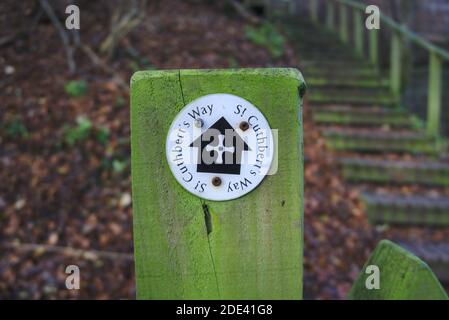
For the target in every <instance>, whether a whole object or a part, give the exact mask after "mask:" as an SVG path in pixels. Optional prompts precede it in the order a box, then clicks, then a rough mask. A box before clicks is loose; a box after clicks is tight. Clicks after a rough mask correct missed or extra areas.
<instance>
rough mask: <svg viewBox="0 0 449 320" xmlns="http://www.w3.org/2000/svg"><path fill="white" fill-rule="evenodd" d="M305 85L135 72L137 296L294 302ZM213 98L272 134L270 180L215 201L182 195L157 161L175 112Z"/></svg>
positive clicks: (288, 76) (264, 74) (290, 73)
mask: <svg viewBox="0 0 449 320" xmlns="http://www.w3.org/2000/svg"><path fill="white" fill-rule="evenodd" d="M304 88H305V87H304V81H303V79H302V76H301V74H300V73H299V72H298V71H297V70H296V69H241V70H173V71H141V72H137V73H136V74H134V76H133V77H132V80H131V153H132V160H131V161H132V187H133V219H134V245H135V247H134V250H135V264H136V285H137V297H138V298H139V299H301V298H302V263H303V260H302V256H303V253H302V251H303V240H302V238H303V144H302V121H301V97H300V96H301V95H302V94H303V92H304ZM213 93H228V94H234V95H237V96H240V97H242V98H244V99H246V100H248V101H249V102H251V103H252V104H254V105H255V106H257V108H258V109H259V110H260V111H261V112H262V113H263V114H264V116H265V117H266V119H267V120H268V122H269V124H270V126H271V128H272V129H278V143H277V147H278V148H277V149H278V155H279V156H278V171H277V173H276V174H274V175H270V176H266V177H265V179H264V180H263V181H262V183H261V184H260V185H259V186H258V187H257V188H256V189H255V190H253V191H251V192H250V193H248V194H247V195H245V196H243V197H241V198H237V199H235V200H229V201H221V202H215V201H208V200H202V199H200V198H198V197H196V196H194V195H193V194H191V193H189V192H188V191H187V190H185V189H184V188H183V187H182V186H181V185H180V184H178V182H177V181H176V180H175V178H174V177H173V175H172V173H171V171H170V168H169V165H168V163H167V160H166V155H165V141H166V136H167V133H168V130H169V127H170V125H171V122H172V121H173V119H174V117H175V116H176V115H177V113H178V112H179V111H180V110H181V109H182V108H183V107H184V106H185V105H186V104H188V103H189V102H191V101H193V100H194V99H197V98H198V97H201V96H204V95H208V94H213ZM206 206H207V212H206V210H205V209H204V208H205V207H206ZM205 217H207V219H205Z"/></svg>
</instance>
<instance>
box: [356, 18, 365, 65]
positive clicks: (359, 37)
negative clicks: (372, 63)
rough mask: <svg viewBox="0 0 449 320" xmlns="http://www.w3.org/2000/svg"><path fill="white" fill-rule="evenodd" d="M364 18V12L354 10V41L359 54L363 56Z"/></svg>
mask: <svg viewBox="0 0 449 320" xmlns="http://www.w3.org/2000/svg"><path fill="white" fill-rule="evenodd" d="M363 29H364V25H363V18H362V13H361V12H360V11H358V10H354V43H355V50H356V52H357V54H358V55H359V56H363V51H364V50H363Z"/></svg>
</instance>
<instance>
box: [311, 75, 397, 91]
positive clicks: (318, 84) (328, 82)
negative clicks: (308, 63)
mask: <svg viewBox="0 0 449 320" xmlns="http://www.w3.org/2000/svg"><path fill="white" fill-rule="evenodd" d="M388 85H389V82H388V80H386V79H379V78H377V77H361V78H359V79H351V78H341V79H338V78H330V79H329V78H323V77H316V78H315V77H308V78H307V86H308V87H309V88H318V89H320V90H321V89H325V88H340V89H347V88H361V89H369V88H380V89H382V90H384V92H385V91H388V90H389V86H388Z"/></svg>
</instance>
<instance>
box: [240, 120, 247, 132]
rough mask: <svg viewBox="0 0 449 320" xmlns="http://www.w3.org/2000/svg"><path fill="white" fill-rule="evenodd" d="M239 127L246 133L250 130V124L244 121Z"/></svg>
mask: <svg viewBox="0 0 449 320" xmlns="http://www.w3.org/2000/svg"><path fill="white" fill-rule="evenodd" d="M239 127H240V130H242V131H246V130H248V129H249V123H248V122H246V121H242V122H240V125H239Z"/></svg>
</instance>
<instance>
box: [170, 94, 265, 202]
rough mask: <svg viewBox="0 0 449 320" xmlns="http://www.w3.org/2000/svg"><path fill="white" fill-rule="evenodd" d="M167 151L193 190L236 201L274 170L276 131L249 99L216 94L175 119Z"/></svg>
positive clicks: (203, 195)
mask: <svg viewBox="0 0 449 320" xmlns="http://www.w3.org/2000/svg"><path fill="white" fill-rule="evenodd" d="M166 154H167V161H168V163H169V165H170V169H171V171H172V173H173V175H174V176H175V178H176V180H177V181H178V182H179V183H180V184H181V185H182V186H183V187H184V188H185V189H187V190H188V191H189V192H191V193H193V194H194V195H196V196H198V197H200V198H203V199H208V200H216V201H224V200H231V199H235V198H238V197H241V196H243V195H245V194H247V193H248V192H250V191H251V190H253V189H254V188H256V187H257V186H258V185H259V183H261V182H262V180H263V179H264V177H265V176H266V175H267V174H268V173H269V170H270V166H271V163H272V161H273V155H274V143H273V134H272V132H271V128H270V126H269V124H268V122H267V120H266V119H265V117H264V116H263V115H262V113H261V112H260V111H259V109H257V108H256V107H255V106H254V105H253V104H251V103H250V102H249V101H247V100H245V99H243V98H241V97H238V96H235V95H231V94H224V93H218V94H210V95H206V96H202V97H200V98H198V99H196V100H194V101H192V102H191V103H189V104H188V105H186V106H185V107H184V108H183V109H182V110H181V111H180V112H179V114H178V115H177V116H176V117H175V119H174V120H173V123H172V124H171V127H170V130H169V131H168V135H167V141H166Z"/></svg>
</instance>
